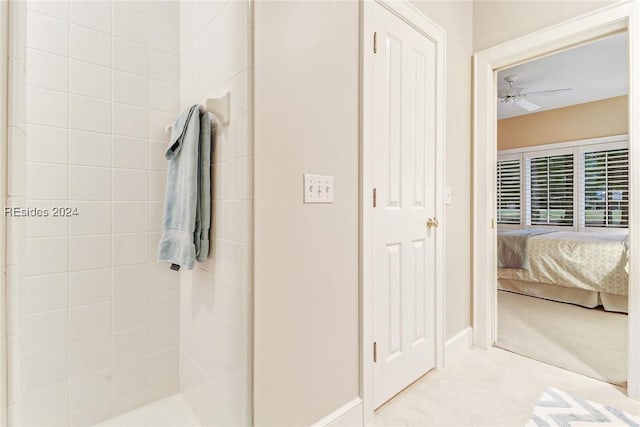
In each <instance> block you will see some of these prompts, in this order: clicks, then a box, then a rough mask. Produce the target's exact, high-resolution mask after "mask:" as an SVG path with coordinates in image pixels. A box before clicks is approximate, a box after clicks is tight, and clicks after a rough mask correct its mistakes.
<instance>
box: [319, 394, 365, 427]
mask: <svg viewBox="0 0 640 427" xmlns="http://www.w3.org/2000/svg"><path fill="white" fill-rule="evenodd" d="M363 424H364V421H363V416H362V399H360V398H359V397H356V398H355V399H353V400H351V401H350V402H347V403H346V404H344V405H342V406H341V407H339V408H338V409H336V410H335V411H333V412H332V413H330V414H329V415H327V416H326V417H324V418H322V419H321V420H320V421H318V422H316V423H314V424H312V426H311V427H329V426H330V427H361V426H362V425H363Z"/></svg>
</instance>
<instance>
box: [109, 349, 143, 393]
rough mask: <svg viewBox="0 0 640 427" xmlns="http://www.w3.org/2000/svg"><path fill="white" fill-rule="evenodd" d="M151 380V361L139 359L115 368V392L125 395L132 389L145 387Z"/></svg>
mask: <svg viewBox="0 0 640 427" xmlns="http://www.w3.org/2000/svg"><path fill="white" fill-rule="evenodd" d="M148 381H149V361H148V360H147V359H146V358H144V359H139V360H136V361H132V362H128V363H124V364H122V365H119V366H116V367H114V368H113V392H114V394H116V395H123V394H126V393H127V392H130V391H131V390H137V389H144V388H145V387H146V385H147V383H148Z"/></svg>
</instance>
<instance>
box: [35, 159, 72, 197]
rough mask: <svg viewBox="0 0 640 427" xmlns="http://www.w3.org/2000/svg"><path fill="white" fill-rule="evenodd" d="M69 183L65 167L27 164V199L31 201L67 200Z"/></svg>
mask: <svg viewBox="0 0 640 427" xmlns="http://www.w3.org/2000/svg"><path fill="white" fill-rule="evenodd" d="M67 181H68V180H67V167H66V166H65V165H56V164H47V163H27V197H28V198H29V199H35V200H38V199H40V200H60V199H66V198H67Z"/></svg>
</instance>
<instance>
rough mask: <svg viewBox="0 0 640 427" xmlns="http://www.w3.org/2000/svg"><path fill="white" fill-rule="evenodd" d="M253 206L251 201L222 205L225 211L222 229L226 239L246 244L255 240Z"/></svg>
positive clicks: (238, 201) (227, 202) (236, 201)
mask: <svg viewBox="0 0 640 427" xmlns="http://www.w3.org/2000/svg"><path fill="white" fill-rule="evenodd" d="M252 206H253V203H252V202H251V200H230V201H226V202H223V203H222V207H223V209H224V213H223V218H224V222H223V225H222V227H223V229H224V232H225V238H226V239H228V240H234V241H236V242H246V243H249V242H251V241H252V240H253V235H252V224H253V209H252ZM216 231H217V230H216Z"/></svg>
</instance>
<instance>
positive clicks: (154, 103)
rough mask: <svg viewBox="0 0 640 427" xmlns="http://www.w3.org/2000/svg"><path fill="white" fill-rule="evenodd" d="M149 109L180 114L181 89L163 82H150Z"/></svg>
mask: <svg viewBox="0 0 640 427" xmlns="http://www.w3.org/2000/svg"><path fill="white" fill-rule="evenodd" d="M149 87H150V90H149V108H151V109H154V110H160V111H166V112H169V113H171V112H174V113H176V114H177V113H178V111H177V110H178V101H177V100H178V94H179V93H180V87H179V86H178V85H175V84H173V83H167V82H164V81H161V80H150V81H149Z"/></svg>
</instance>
